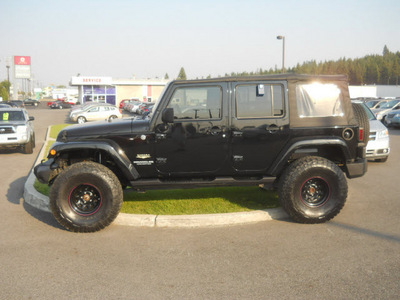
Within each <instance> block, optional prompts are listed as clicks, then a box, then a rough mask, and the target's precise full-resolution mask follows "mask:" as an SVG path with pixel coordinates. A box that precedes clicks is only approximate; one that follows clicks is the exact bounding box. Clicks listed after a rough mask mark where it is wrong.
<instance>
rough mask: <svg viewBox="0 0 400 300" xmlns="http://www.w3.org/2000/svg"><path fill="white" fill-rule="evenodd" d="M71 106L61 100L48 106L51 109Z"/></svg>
mask: <svg viewBox="0 0 400 300" xmlns="http://www.w3.org/2000/svg"><path fill="white" fill-rule="evenodd" d="M71 107H72V104H70V103H68V102H65V101H62V100H57V101H56V102H54V103H53V104H51V105H50V108H51V109H63V108H71Z"/></svg>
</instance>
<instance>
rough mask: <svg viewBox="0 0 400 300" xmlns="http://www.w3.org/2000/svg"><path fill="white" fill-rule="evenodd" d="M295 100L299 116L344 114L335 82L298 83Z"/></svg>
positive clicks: (339, 115) (340, 95)
mask: <svg viewBox="0 0 400 300" xmlns="http://www.w3.org/2000/svg"><path fill="white" fill-rule="evenodd" d="M296 102H297V112H298V115H299V117H300V118H313V117H341V116H343V115H344V110H343V106H342V94H341V91H340V89H339V87H338V86H337V85H336V84H332V83H311V84H299V85H297V86H296Z"/></svg>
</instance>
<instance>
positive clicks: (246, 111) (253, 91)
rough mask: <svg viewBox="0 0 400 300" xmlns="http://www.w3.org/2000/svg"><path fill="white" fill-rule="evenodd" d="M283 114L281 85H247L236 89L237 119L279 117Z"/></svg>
mask: <svg viewBox="0 0 400 300" xmlns="http://www.w3.org/2000/svg"><path fill="white" fill-rule="evenodd" d="M283 113H284V106H283V86H282V85H280V84H247V85H238V86H237V87H236V116H237V117H238V118H239V119H246V118H271V117H281V116H283Z"/></svg>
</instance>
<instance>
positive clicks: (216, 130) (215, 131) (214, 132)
mask: <svg viewBox="0 0 400 300" xmlns="http://www.w3.org/2000/svg"><path fill="white" fill-rule="evenodd" d="M221 132H222V129H221V128H220V127H218V126H214V127H212V128H211V130H210V133H211V135H219V134H220V133H221Z"/></svg>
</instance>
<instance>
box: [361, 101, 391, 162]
mask: <svg viewBox="0 0 400 300" xmlns="http://www.w3.org/2000/svg"><path fill="white" fill-rule="evenodd" d="M355 103H358V102H355ZM361 105H362V106H363V108H364V110H365V112H366V113H367V116H368V119H369V124H370V130H369V140H368V144H367V149H366V156H367V159H368V160H375V161H379V162H385V161H387V159H388V158H389V153H390V137H389V131H388V129H387V128H386V126H385V125H383V124H382V122H380V121H378V120H377V119H376V118H375V115H374V114H373V113H372V111H371V110H370V109H369V107H368V106H367V105H366V104H365V103H362V104H361Z"/></svg>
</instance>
